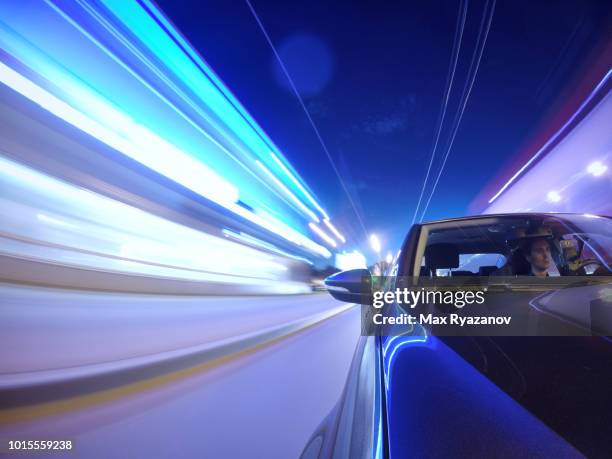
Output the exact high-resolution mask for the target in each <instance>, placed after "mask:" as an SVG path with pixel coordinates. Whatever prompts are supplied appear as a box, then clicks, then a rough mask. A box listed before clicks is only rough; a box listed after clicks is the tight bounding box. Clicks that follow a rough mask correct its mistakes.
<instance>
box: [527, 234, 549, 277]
mask: <svg viewBox="0 0 612 459" xmlns="http://www.w3.org/2000/svg"><path fill="white" fill-rule="evenodd" d="M523 254H524V256H525V258H526V259H527V262H528V263H529V265H530V266H531V270H530V272H529V274H528V275H529V276H536V277H548V269H549V268H550V262H551V256H550V244H549V242H548V239H546V238H545V237H537V238H533V239H532V238H529V239H527V241H526V242H525V246H524V247H523Z"/></svg>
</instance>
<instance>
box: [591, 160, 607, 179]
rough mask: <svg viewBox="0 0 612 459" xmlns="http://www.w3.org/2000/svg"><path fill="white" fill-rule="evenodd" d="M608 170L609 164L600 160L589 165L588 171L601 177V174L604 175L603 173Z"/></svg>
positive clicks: (594, 175)
mask: <svg viewBox="0 0 612 459" xmlns="http://www.w3.org/2000/svg"><path fill="white" fill-rule="evenodd" d="M607 170H608V166H606V165H605V164H602V163H601V162H600V161H595V162H593V163H591V164H589V167H587V172H588V173H589V174H591V175H592V176H593V177H599V176H600V175H603V173H604V172H606V171H607Z"/></svg>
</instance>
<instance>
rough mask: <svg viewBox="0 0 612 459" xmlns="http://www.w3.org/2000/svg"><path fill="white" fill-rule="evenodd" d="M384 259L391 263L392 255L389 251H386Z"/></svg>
mask: <svg viewBox="0 0 612 459" xmlns="http://www.w3.org/2000/svg"><path fill="white" fill-rule="evenodd" d="M385 261H386V262H387V263H391V262H392V261H393V255H391V252H387V256H386V257H385Z"/></svg>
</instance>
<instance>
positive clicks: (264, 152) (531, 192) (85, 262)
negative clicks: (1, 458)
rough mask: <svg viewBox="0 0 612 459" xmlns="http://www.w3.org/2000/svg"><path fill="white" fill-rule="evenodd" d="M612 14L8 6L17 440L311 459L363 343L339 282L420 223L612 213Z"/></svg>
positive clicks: (4, 206) (3, 101)
mask: <svg viewBox="0 0 612 459" xmlns="http://www.w3.org/2000/svg"><path fill="white" fill-rule="evenodd" d="M611 12H612V6H611V5H610V3H609V2H582V1H580V2H579V1H566V2H559V3H556V4H554V5H553V4H544V3H541V4H540V3H537V4H534V3H532V2H524V3H523V4H521V5H517V4H516V3H515V2H499V3H496V2H489V1H486V2H472V3H469V5H468V2H466V1H461V2H459V3H456V2H451V1H449V2H441V3H440V5H435V4H434V3H433V2H431V3H429V2H422V3H421V4H417V3H407V4H401V5H399V4H398V5H383V6H381V5H374V4H363V5H352V4H351V5H349V4H343V3H334V4H331V5H330V4H327V3H316V2H315V3H313V2H297V3H289V2H287V3H285V4H278V3H276V2H270V3H266V2H261V3H260V2H256V3H249V2H248V1H247V2H246V3H243V2H205V3H200V2H174V1H173V2H165V1H164V2H160V3H159V4H155V3H153V2H151V1H149V0H140V1H118V0H117V1H115V0H100V1H89V0H74V1H54V0H44V1H34V0H26V1H18V2H17V1H6V2H2V3H1V4H0V56H1V58H0V281H1V282H2V283H1V284H0V439H6V438H68V439H74V440H75V442H76V445H77V451H78V452H79V454H80V455H82V456H87V457H113V456H117V457H119V456H120V455H123V454H124V453H125V454H126V456H128V455H143V454H144V455H146V454H147V453H148V454H149V455H152V454H156V455H160V456H168V457H177V456H176V453H177V451H180V452H181V453H183V454H191V455H195V454H199V455H206V454H209V455H216V456H219V455H222V454H223V455H233V456H246V455H250V456H266V457H294V456H296V455H298V454H299V452H300V451H301V448H302V447H303V445H304V443H305V441H306V440H307V439H308V437H309V436H310V434H311V433H312V432H313V431H314V429H315V428H316V427H317V425H318V424H319V422H320V421H321V420H322V419H323V418H324V417H325V415H326V414H327V413H328V412H329V411H330V410H331V409H332V408H333V406H334V404H335V403H336V402H337V400H338V398H339V396H340V394H341V392H342V390H343V387H344V383H345V380H346V375H347V372H348V369H349V365H350V362H351V357H352V355H353V352H354V348H355V344H356V342H357V338H358V336H359V311H358V310H357V308H355V307H352V306H350V305H343V304H341V303H337V302H334V301H333V300H332V299H331V298H329V297H327V296H324V295H322V294H320V293H319V292H318V291H319V290H320V286H321V279H322V278H323V277H324V276H325V275H327V274H329V273H331V272H334V271H335V270H338V269H348V268H356V267H366V266H371V265H374V264H377V265H378V266H379V267H380V266H385V263H386V264H389V263H392V261H393V259H394V258H395V257H396V256H397V253H398V250H399V248H400V245H401V241H402V239H403V237H404V236H405V233H406V232H407V230H408V229H409V227H410V224H411V223H414V222H419V221H424V220H427V219H432V218H445V217H452V216H459V215H465V214H475V213H476V214H477V213H493V212H517V211H521V212H523V211H563V212H579V213H593V214H607V215H610V214H612V199H611V198H612V179H611V175H610V169H609V167H610V163H611V161H612V130H611V129H610V126H611V125H612V124H611V120H612V95H611V94H610V87H611V85H612V83H611V70H610V69H611V66H612V42H611V41H610V32H611V26H610V24H611V23H612V22H611V17H612V16H611ZM383 262H384V263H383ZM232 432H234V433H235V432H240V437H241V441H240V442H236V441H233V440H231V438H230V436H231V435H232ZM281 433H282V434H281ZM271 445H274V446H273V447H272V446H271Z"/></svg>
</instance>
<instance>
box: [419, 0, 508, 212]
mask: <svg viewBox="0 0 612 459" xmlns="http://www.w3.org/2000/svg"><path fill="white" fill-rule="evenodd" d="M495 3H496V0H492V2H491V3H489V1H488V0H487V3H486V4H485V8H484V12H483V15H482V20H481V22H480V29H479V31H478V38H477V41H476V47H475V49H474V53H473V54H472V60H471V62H470V67H469V70H468V77H467V79H466V82H465V85H464V86H463V91H462V93H461V98H460V102H459V107H460V108H459V110H457V113H456V115H455V119H454V120H453V125H452V126H453V127H452V128H451V135H450V137H449V141H448V144H447V149H446V153H445V155H444V160H443V161H442V165H441V166H440V170H439V171H438V175H437V177H436V180H435V182H434V185H433V187H432V190H431V192H430V194H429V198H428V199H427V202H426V203H425V207H424V208H423V212H422V214H421V218H420V219H419V222H422V221H423V218H424V217H425V214H426V212H427V209H428V208H429V204H430V203H431V199H432V198H433V196H434V194H435V192H436V188H437V186H438V183H439V182H440V177H441V176H442V173H443V172H444V167H445V166H446V161H447V160H448V157H449V155H450V152H451V149H452V147H453V143H454V141H455V137H456V135H457V131H458V130H459V125H460V123H461V119H462V118H463V113H464V112H465V107H466V106H467V102H468V100H469V97H470V94H471V92H472V88H473V87H474V82H475V81H476V75H477V74H478V69H479V67H480V61H481V59H482V55H483V53H484V48H485V45H486V43H487V38H488V36H489V31H490V30H491V22H492V20H493V14H494V13H495ZM489 4H491V7H490V8H489ZM487 10H488V11H487ZM485 22H486V26H485ZM483 30H484V35H483Z"/></svg>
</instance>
